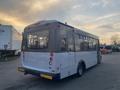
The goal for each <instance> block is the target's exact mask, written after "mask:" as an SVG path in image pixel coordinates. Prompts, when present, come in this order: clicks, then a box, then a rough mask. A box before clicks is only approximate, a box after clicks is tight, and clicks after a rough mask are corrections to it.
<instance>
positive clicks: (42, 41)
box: [27, 30, 49, 49]
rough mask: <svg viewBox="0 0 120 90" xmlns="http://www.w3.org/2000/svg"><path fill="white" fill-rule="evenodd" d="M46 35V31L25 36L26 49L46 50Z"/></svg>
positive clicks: (47, 33)
mask: <svg viewBox="0 0 120 90" xmlns="http://www.w3.org/2000/svg"><path fill="white" fill-rule="evenodd" d="M48 35H49V32H48V31H47V30H44V31H39V32H34V33H29V34H28V35H27V48H28V49H44V48H48V39H49V38H48Z"/></svg>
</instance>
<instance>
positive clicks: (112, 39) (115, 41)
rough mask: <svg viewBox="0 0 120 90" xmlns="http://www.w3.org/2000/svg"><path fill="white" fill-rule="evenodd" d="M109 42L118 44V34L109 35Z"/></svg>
mask: <svg viewBox="0 0 120 90" xmlns="http://www.w3.org/2000/svg"><path fill="white" fill-rule="evenodd" d="M111 42H112V44H113V45H118V44H120V36H119V35H118V34H115V35H113V36H111Z"/></svg>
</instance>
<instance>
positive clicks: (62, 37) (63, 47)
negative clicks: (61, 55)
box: [60, 30, 67, 51]
mask: <svg viewBox="0 0 120 90" xmlns="http://www.w3.org/2000/svg"><path fill="white" fill-rule="evenodd" d="M60 51H67V31H66V30H60Z"/></svg>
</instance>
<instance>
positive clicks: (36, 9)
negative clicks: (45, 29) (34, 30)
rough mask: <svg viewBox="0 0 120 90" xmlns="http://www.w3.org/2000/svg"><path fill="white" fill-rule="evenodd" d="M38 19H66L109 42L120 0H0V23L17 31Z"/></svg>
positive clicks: (117, 28)
mask: <svg viewBox="0 0 120 90" xmlns="http://www.w3.org/2000/svg"><path fill="white" fill-rule="evenodd" d="M41 20H58V21H61V22H63V23H64V22H67V24H69V25H72V26H74V27H76V28H79V29H82V30H84V31H87V32H89V33H92V34H95V35H97V36H99V38H100V40H101V42H102V43H110V42H111V41H110V38H111V36H113V35H117V36H120V0H0V23H1V24H8V25H9V24H10V25H13V26H14V27H15V28H16V29H17V30H18V31H19V32H20V33H21V32H23V30H24V28H25V27H26V26H27V25H29V24H32V23H35V22H38V21H41Z"/></svg>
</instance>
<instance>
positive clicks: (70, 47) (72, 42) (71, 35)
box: [67, 31, 74, 52]
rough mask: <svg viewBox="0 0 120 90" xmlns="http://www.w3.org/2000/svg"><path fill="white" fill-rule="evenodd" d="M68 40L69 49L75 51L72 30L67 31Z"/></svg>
mask: <svg viewBox="0 0 120 90" xmlns="http://www.w3.org/2000/svg"><path fill="white" fill-rule="evenodd" d="M67 40H68V51H69V52H71V51H74V39H73V33H72V31H69V32H68V33H67Z"/></svg>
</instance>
